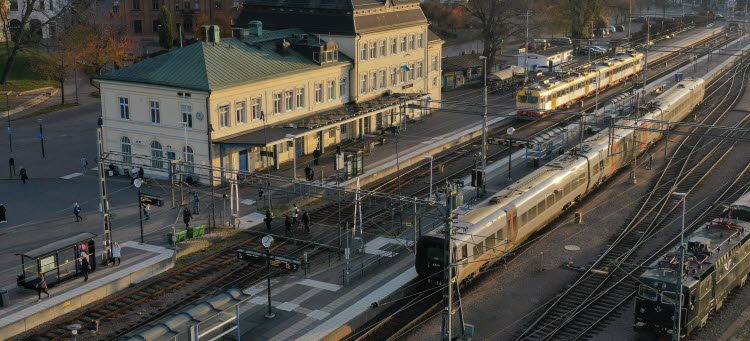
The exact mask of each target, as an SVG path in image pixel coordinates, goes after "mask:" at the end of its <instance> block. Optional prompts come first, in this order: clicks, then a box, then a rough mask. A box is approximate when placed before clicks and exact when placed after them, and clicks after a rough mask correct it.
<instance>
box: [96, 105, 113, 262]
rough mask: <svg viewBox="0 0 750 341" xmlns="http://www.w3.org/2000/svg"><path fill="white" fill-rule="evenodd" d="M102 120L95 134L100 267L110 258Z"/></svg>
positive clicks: (109, 223)
mask: <svg viewBox="0 0 750 341" xmlns="http://www.w3.org/2000/svg"><path fill="white" fill-rule="evenodd" d="M103 122H104V120H103V119H102V118H101V117H99V120H98V122H97V123H98V128H97V130H96V133H97V147H99V148H98V149H99V150H98V151H99V158H98V162H97V163H98V164H99V193H100V194H101V200H102V202H101V204H100V205H101V208H100V210H101V211H102V225H103V226H102V227H103V229H104V236H103V240H102V244H103V245H104V250H103V252H102V265H107V264H108V263H109V259H110V258H111V257H112V224H111V221H110V217H109V201H108V200H107V182H106V181H105V174H104V133H103V131H102V125H103Z"/></svg>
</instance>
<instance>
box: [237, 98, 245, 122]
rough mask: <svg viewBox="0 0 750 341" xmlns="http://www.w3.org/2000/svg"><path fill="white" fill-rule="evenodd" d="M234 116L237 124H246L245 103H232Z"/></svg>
mask: <svg viewBox="0 0 750 341" xmlns="http://www.w3.org/2000/svg"><path fill="white" fill-rule="evenodd" d="M234 114H235V117H234V118H235V120H236V121H237V124H245V123H247V102H246V101H238V102H235V103H234Z"/></svg>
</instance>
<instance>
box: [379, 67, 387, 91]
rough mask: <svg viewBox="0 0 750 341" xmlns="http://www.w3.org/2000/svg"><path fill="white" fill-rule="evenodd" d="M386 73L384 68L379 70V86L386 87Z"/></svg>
mask: <svg viewBox="0 0 750 341" xmlns="http://www.w3.org/2000/svg"><path fill="white" fill-rule="evenodd" d="M387 74H388V73H387V72H386V71H385V70H380V88H381V89H385V88H387V87H388V75H387Z"/></svg>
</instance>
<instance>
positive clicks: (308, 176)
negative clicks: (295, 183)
mask: <svg viewBox="0 0 750 341" xmlns="http://www.w3.org/2000/svg"><path fill="white" fill-rule="evenodd" d="M311 173H312V168H310V165H307V166H305V179H306V180H307V181H310V174H311Z"/></svg>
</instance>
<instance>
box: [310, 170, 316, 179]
mask: <svg viewBox="0 0 750 341" xmlns="http://www.w3.org/2000/svg"><path fill="white" fill-rule="evenodd" d="M310 181H315V169H310Z"/></svg>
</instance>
